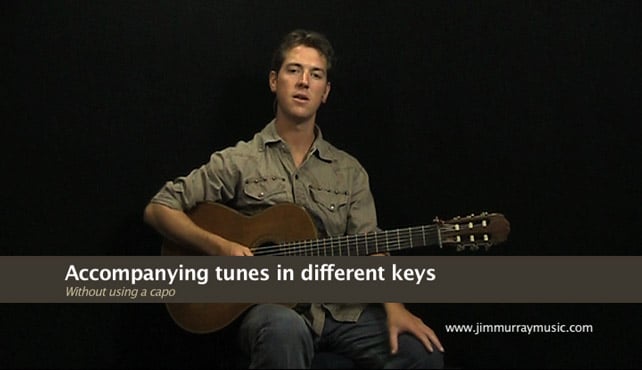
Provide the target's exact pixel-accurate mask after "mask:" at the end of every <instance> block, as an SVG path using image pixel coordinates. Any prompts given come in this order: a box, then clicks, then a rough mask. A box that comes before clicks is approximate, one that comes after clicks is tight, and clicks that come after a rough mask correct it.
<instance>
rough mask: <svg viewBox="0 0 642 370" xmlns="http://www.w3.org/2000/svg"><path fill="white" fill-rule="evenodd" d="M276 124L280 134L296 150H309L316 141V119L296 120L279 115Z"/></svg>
mask: <svg viewBox="0 0 642 370" xmlns="http://www.w3.org/2000/svg"><path fill="white" fill-rule="evenodd" d="M275 126H276V132H277V133H278V134H279V136H280V137H281V138H282V139H283V140H284V141H285V142H286V143H288V146H290V149H292V150H294V151H297V152H307V151H308V150H309V149H310V147H311V146H312V143H313V142H314V138H315V134H314V127H315V124H314V119H310V120H307V121H304V122H294V121H292V120H288V119H284V118H282V117H278V116H277V118H276V121H275Z"/></svg>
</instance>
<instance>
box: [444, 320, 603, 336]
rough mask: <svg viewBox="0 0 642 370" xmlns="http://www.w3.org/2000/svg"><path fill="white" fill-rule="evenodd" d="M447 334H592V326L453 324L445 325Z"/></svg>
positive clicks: (559, 324)
mask: <svg viewBox="0 0 642 370" xmlns="http://www.w3.org/2000/svg"><path fill="white" fill-rule="evenodd" d="M445 328H446V332H447V333H468V334H474V335H479V334H485V333H508V334H527V335H531V334H540V333H544V334H550V333H572V334H577V333H592V332H593V325H591V324H561V323H555V324H484V323H481V322H477V323H475V324H451V325H445Z"/></svg>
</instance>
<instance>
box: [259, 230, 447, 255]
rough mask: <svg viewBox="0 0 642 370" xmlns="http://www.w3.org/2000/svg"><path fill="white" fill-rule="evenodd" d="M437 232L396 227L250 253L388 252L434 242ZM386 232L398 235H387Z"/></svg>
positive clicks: (278, 245)
mask: <svg viewBox="0 0 642 370" xmlns="http://www.w3.org/2000/svg"><path fill="white" fill-rule="evenodd" d="M439 231H441V230H437V229H436V228H435V227H434V226H432V225H431V226H427V227H422V226H416V227H410V228H408V229H398V230H391V231H384V232H372V233H366V234H356V235H342V236H335V237H329V238H324V239H314V240H304V241H297V242H286V243H281V244H274V245H265V246H259V247H256V248H255V250H254V255H268V254H274V255H308V252H310V255H326V256H327V255H348V254H349V255H357V256H358V255H361V254H360V253H359V251H360V250H363V251H365V250H367V251H368V252H370V253H368V254H371V253H377V252H389V251H394V250H401V249H408V248H410V247H408V246H407V245H412V247H414V246H417V247H419V246H424V245H429V244H432V243H435V241H436V240H437V235H438V232H439ZM390 234H399V235H397V236H392V237H390ZM424 241H425V242H424ZM366 244H372V248H366V247H365V245H366ZM342 247H345V250H346V251H348V253H345V252H344V253H341V251H342ZM377 247H378V248H377ZM378 249H381V250H378ZM315 252H316V253H315ZM322 252H323V253H322ZM328 252H331V253H328ZM335 252H337V253H335ZM351 252H353V253H351ZM363 255H366V253H363Z"/></svg>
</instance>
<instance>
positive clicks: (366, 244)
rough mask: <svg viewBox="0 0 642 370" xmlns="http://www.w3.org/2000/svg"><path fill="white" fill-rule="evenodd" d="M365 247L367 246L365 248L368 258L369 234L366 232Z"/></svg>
mask: <svg viewBox="0 0 642 370" xmlns="http://www.w3.org/2000/svg"><path fill="white" fill-rule="evenodd" d="M364 245H365V247H366V256H367V255H368V233H367V232H366V237H365V243H364Z"/></svg>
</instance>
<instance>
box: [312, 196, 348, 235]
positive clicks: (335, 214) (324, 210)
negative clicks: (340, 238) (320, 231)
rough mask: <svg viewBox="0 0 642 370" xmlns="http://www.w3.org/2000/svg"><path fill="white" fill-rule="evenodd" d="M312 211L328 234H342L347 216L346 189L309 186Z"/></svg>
mask: <svg viewBox="0 0 642 370" xmlns="http://www.w3.org/2000/svg"><path fill="white" fill-rule="evenodd" d="M309 190H310V197H311V198H312V205H314V208H315V210H314V212H315V213H317V215H316V216H317V217H318V220H319V221H320V222H321V223H322V224H323V226H324V229H325V232H326V233H327V234H328V235H331V236H336V235H344V234H345V232H346V227H347V218H348V199H349V196H348V193H347V192H346V191H339V190H331V189H323V188H321V189H319V188H316V187H312V186H311V187H310V188H309Z"/></svg>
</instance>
